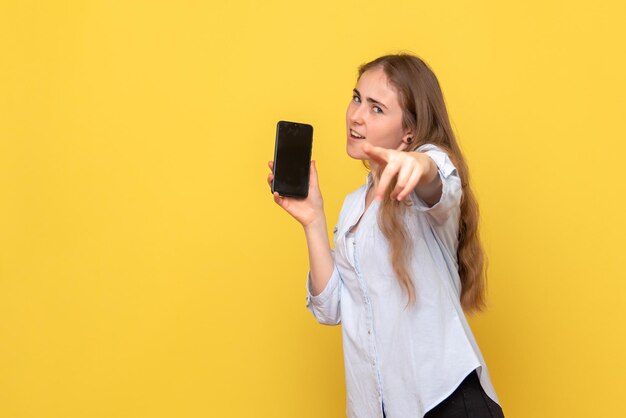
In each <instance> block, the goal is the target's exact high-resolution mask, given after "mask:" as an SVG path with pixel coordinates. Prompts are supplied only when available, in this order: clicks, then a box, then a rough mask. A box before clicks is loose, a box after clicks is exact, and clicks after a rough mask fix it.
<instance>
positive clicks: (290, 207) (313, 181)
mask: <svg viewBox="0 0 626 418" xmlns="http://www.w3.org/2000/svg"><path fill="white" fill-rule="evenodd" d="M268 166H269V168H270V170H272V172H271V173H270V174H269V175H268V176H267V183H268V184H269V186H270V189H271V187H272V181H273V180H274V174H273V172H274V161H270V162H269V163H268ZM310 173H311V174H310V177H309V194H308V196H307V197H306V198H295V197H286V196H280V195H279V194H278V192H274V202H276V204H278V206H280V207H281V208H283V209H284V210H285V211H287V212H288V213H289V214H290V215H291V216H293V217H294V218H295V219H296V220H297V221H298V222H300V224H302V226H303V227H305V228H306V227H308V226H310V225H313V224H314V223H316V222H324V223H325V222H326V220H325V218H324V216H325V215H324V201H323V199H322V193H321V192H320V187H319V183H318V181H317V170H316V168H315V161H311V170H310Z"/></svg>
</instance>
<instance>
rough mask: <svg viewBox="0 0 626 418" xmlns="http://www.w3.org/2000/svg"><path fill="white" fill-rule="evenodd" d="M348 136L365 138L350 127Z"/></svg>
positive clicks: (357, 138)
mask: <svg viewBox="0 0 626 418" xmlns="http://www.w3.org/2000/svg"><path fill="white" fill-rule="evenodd" d="M350 138H352V139H355V140H360V139H365V137H364V136H363V135H361V134H359V133H358V132H356V131H353V130H352V129H350Z"/></svg>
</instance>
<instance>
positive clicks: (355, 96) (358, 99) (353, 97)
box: [352, 94, 361, 103]
mask: <svg viewBox="0 0 626 418" xmlns="http://www.w3.org/2000/svg"><path fill="white" fill-rule="evenodd" d="M352 100H354V101H355V102H357V103H358V102H359V101H360V100H361V98H360V97H359V96H357V95H356V94H355V95H354V96H352Z"/></svg>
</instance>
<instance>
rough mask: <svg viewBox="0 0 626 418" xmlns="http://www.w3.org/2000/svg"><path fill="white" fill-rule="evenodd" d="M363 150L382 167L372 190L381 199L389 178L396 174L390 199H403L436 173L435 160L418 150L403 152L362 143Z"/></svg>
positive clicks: (389, 181) (375, 196)
mask: <svg viewBox="0 0 626 418" xmlns="http://www.w3.org/2000/svg"><path fill="white" fill-rule="evenodd" d="M363 152H365V154H367V156H368V157H370V159H372V160H374V161H375V162H376V163H377V164H379V165H380V166H381V168H382V169H383V171H382V174H381V176H380V181H379V182H378V186H377V187H376V190H375V192H374V198H375V199H378V200H381V201H382V199H383V196H384V195H385V190H386V189H387V188H388V187H389V183H391V180H392V179H393V178H394V177H395V176H396V175H397V176H398V180H397V182H396V187H395V188H394V189H393V191H392V192H391V195H390V197H391V199H398V200H403V199H404V198H406V197H407V196H408V195H409V194H410V193H411V192H412V191H413V189H415V187H416V186H417V185H418V184H420V183H423V182H424V181H429V180H430V179H429V178H428V177H434V174H433V173H435V174H436V173H437V166H436V164H435V162H434V161H433V160H432V159H431V158H430V157H429V156H427V155H426V154H423V153H420V152H405V151H398V150H393V149H387V148H382V147H377V146H374V145H371V144H369V143H367V142H364V143H363Z"/></svg>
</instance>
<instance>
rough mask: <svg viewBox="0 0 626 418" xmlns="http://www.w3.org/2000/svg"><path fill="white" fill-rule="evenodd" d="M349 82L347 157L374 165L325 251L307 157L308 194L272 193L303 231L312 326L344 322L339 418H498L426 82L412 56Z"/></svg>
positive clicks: (446, 142) (473, 258) (446, 131)
mask: <svg viewBox="0 0 626 418" xmlns="http://www.w3.org/2000/svg"><path fill="white" fill-rule="evenodd" d="M358 74H359V76H358V79H357V84H356V87H355V88H354V90H353V96H352V100H351V101H350V104H349V106H348V109H347V112H346V135H347V138H346V141H347V152H348V155H349V156H350V157H352V158H354V159H357V160H362V161H363V162H364V163H365V164H366V166H369V168H370V169H371V170H370V172H369V174H368V175H367V178H366V182H365V184H364V185H363V186H361V187H360V188H359V189H357V190H356V191H354V192H352V193H350V194H348V196H347V197H346V199H345V201H344V204H343V207H342V208H341V211H340V214H339V220H338V223H337V225H336V227H335V228H334V233H333V235H334V249H331V247H330V242H329V239H328V234H327V224H326V216H325V214H324V206H323V200H322V194H321V192H320V188H319V184H318V178H317V171H316V167H315V162H314V161H313V162H311V177H310V188H309V195H308V197H307V198H306V199H295V198H288V197H282V196H279V195H278V194H277V193H275V194H274V200H275V202H276V203H277V204H278V205H279V206H280V207H281V208H283V209H284V210H285V211H287V212H288V213H289V214H290V215H292V216H293V217H294V218H295V219H296V220H297V221H298V222H300V224H302V226H303V228H304V233H305V235H306V240H307V245H308V250H309V263H310V272H309V276H308V278H307V282H306V291H307V304H306V306H307V308H308V309H309V310H310V311H311V313H312V314H313V315H314V316H315V318H316V319H317V320H318V321H319V322H320V323H322V324H327V325H337V324H339V323H341V324H342V335H343V349H344V361H345V373H346V389H347V414H348V416H349V417H351V418H353V417H354V418H369V417H372V418H373V417H386V418H412V417H419V418H421V417H426V418H436V417H473V418H480V417H490V418H492V417H503V413H502V408H501V407H500V405H499V404H500V401H499V399H498V397H497V395H496V392H495V389H494V387H493V384H492V382H491V379H490V376H489V372H488V370H487V365H486V364H485V360H484V359H483V357H482V355H481V352H480V349H479V347H478V345H477V343H476V340H475V338H474V336H473V334H472V331H471V329H470V327H469V325H468V323H467V321H466V318H465V316H464V313H463V312H464V310H465V311H466V312H468V313H472V312H476V311H481V310H483V309H484V307H485V290H486V283H485V281H486V277H485V271H484V253H483V250H482V248H481V244H480V241H479V236H478V213H479V212H478V205H477V202H476V199H475V198H474V195H473V193H472V191H471V189H470V185H469V173H468V168H467V165H466V163H465V161H464V159H463V156H462V154H461V150H460V148H459V146H458V144H457V142H456V139H455V136H454V133H453V132H452V128H451V126H450V121H449V119H448V114H447V111H446V107H445V103H444V98H443V94H442V92H441V88H440V87H439V83H438V81H437V78H436V77H435V75H434V73H433V72H432V71H431V69H430V68H429V67H428V66H427V65H426V64H425V63H424V62H423V61H422V60H421V59H419V58H418V57H416V56H413V55H411V54H397V55H386V56H382V57H380V58H377V59H375V60H374V61H372V62H369V63H367V64H364V65H362V66H361V67H360V68H359V72H358ZM269 167H270V169H271V170H273V162H271V161H270V162H269ZM272 179H273V175H272V173H270V174H269V176H268V182H269V183H270V184H271V182H272Z"/></svg>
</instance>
